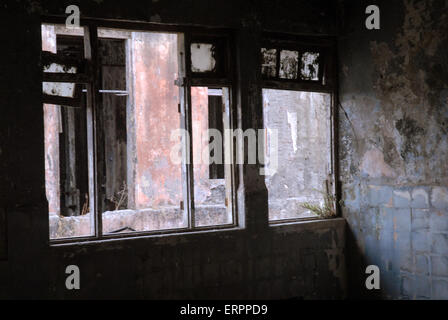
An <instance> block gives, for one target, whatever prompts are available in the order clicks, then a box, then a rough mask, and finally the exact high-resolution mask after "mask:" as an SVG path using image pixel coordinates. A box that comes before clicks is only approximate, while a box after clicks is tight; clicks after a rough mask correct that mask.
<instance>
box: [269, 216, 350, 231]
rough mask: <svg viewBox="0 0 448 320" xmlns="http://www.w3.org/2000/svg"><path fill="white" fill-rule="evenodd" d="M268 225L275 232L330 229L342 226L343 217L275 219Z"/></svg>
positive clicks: (343, 222) (343, 225)
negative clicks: (283, 220)
mask: <svg viewBox="0 0 448 320" xmlns="http://www.w3.org/2000/svg"><path fill="white" fill-rule="evenodd" d="M269 227H270V228H272V230H273V231H275V232H280V233H283V232H297V231H301V230H318V229H330V228H344V227H345V219H344V218H333V219H319V218H315V219H306V220H297V221H285V222H282V221H276V222H275V223H270V224H269Z"/></svg>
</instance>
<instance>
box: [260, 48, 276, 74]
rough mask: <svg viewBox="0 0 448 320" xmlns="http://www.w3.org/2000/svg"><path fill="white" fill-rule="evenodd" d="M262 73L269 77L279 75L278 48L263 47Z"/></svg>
mask: <svg viewBox="0 0 448 320" xmlns="http://www.w3.org/2000/svg"><path fill="white" fill-rule="evenodd" d="M261 59H262V60H261V74H262V75H263V76H265V77H267V78H275V77H276V76H277V50H276V49H266V48H261Z"/></svg>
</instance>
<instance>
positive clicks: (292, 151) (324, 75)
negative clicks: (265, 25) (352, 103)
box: [260, 39, 337, 223]
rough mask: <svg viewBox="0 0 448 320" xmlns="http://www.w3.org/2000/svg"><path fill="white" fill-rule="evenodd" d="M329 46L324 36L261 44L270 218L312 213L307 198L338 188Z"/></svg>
mask: <svg viewBox="0 0 448 320" xmlns="http://www.w3.org/2000/svg"><path fill="white" fill-rule="evenodd" d="M331 49H332V47H331V43H329V44H328V45H326V43H325V41H324V42H322V43H321V46H316V44H312V43H310V44H307V43H306V41H303V40H297V39H280V40H278V39H276V40H275V41H274V40H269V39H268V40H266V41H265V44H264V46H263V47H262V48H261V50H260V56H261V74H262V78H263V90H262V95H263V122H264V128H265V132H266V136H265V140H266V142H265V145H266V147H265V163H266V164H265V169H267V170H266V172H268V174H267V175H266V176H265V183H266V187H267V189H268V203H269V221H270V222H271V223H278V222H285V221H294V220H300V219H310V218H316V217H317V216H316V215H315V213H313V212H311V211H310V210H309V209H306V208H305V207H306V204H312V205H317V206H322V205H323V203H324V201H325V197H326V196H327V195H330V196H331V197H334V195H335V193H336V192H337V190H336V188H335V186H334V178H333V177H334V174H335V172H334V167H335V165H334V149H335V148H334V139H333V137H334V131H333V130H334V126H333V121H334V117H333V112H332V108H333V102H332V101H333V100H332V99H333V93H334V87H333V84H334V79H333V78H334V75H333V71H332V62H331V59H329V56H331ZM270 148H276V149H277V150H276V153H277V154H276V157H275V161H273V159H270V158H272V157H270V156H269V155H271V153H272V150H270Z"/></svg>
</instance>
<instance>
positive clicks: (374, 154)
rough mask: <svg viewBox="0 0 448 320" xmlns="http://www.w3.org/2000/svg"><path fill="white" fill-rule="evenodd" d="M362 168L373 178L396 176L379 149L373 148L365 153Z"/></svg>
mask: <svg viewBox="0 0 448 320" xmlns="http://www.w3.org/2000/svg"><path fill="white" fill-rule="evenodd" d="M361 170H362V171H363V172H364V173H366V174H368V175H369V176H370V177H372V178H380V177H389V178H395V177H396V176H397V174H396V173H395V171H394V170H393V169H392V168H391V167H390V166H389V165H388V164H387V163H386V162H384V155H383V153H382V152H381V151H380V150H378V149H372V150H369V151H367V152H366V153H365V154H364V157H363V158H362V161H361Z"/></svg>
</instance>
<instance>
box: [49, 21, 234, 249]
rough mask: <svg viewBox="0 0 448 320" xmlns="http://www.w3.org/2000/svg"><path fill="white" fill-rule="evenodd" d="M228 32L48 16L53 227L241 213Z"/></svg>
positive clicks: (148, 224)
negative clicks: (228, 137) (230, 159)
mask: <svg viewBox="0 0 448 320" xmlns="http://www.w3.org/2000/svg"><path fill="white" fill-rule="evenodd" d="M229 39H230V38H229V36H228V35H226V34H225V35H222V34H220V35H208V34H206V35H204V34H199V35H197V34H195V33H191V32H177V31H176V32H163V31H161V30H155V31H130V30H122V29H113V28H102V27H97V25H96V23H92V22H90V23H89V25H88V26H86V27H84V28H79V29H66V28H65V26H62V25H49V24H44V25H43V26H42V49H43V51H44V52H43V57H44V56H48V57H49V58H48V59H45V62H44V70H43V71H44V74H43V77H44V80H43V91H44V94H43V97H44V124H45V155H46V161H45V169H46V176H45V185H46V194H47V199H48V203H49V219H50V239H52V240H60V241H70V240H71V239H76V240H77V241H79V240H80V239H85V240H89V239H102V238H111V237H122V236H131V235H138V234H143V233H145V234H146V233H154V232H176V231H177V232H178V231H187V230H192V229H204V228H218V227H219V228H222V227H231V226H234V225H235V221H236V219H235V215H236V212H235V208H234V207H235V205H234V203H235V199H234V197H235V196H234V188H233V176H234V172H233V171H234V168H233V166H232V165H231V164H224V163H223V161H222V158H223V153H224V152H225V150H227V152H233V151H232V149H231V146H230V145H229V146H226V145H225V142H224V141H222V139H221V141H219V137H218V136H219V135H216V134H214V133H216V132H218V133H222V131H223V129H224V128H225V127H226V126H228V125H230V124H231V123H232V119H231V108H232V107H231V105H232V94H231V91H232V80H231V77H230V74H231V72H230V60H229V51H228V48H229V41H230V40H229ZM47 60H48V62H47ZM229 148H230V149H229Z"/></svg>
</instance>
